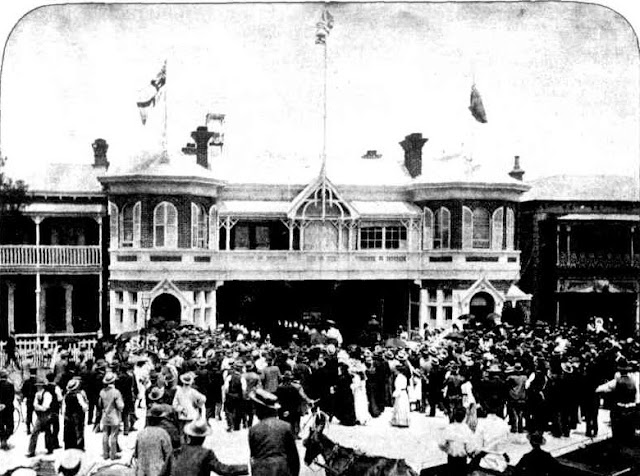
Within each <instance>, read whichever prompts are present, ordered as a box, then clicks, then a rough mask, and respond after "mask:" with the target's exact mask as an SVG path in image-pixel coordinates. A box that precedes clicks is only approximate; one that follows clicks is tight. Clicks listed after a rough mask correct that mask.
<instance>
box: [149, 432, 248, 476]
mask: <svg viewBox="0 0 640 476" xmlns="http://www.w3.org/2000/svg"><path fill="white" fill-rule="evenodd" d="M184 434H185V435H186V438H187V440H188V441H187V444H185V445H183V446H182V447H181V448H180V450H179V451H178V452H176V454H175V455H174V456H172V457H169V458H168V459H167V461H166V463H165V465H164V467H163V468H162V471H161V472H160V476H202V475H205V474H207V475H208V474H209V473H210V472H212V471H213V472H214V473H216V474H221V475H223V476H236V475H243V474H249V471H248V470H249V468H248V466H247V465H246V464H224V463H222V462H220V460H218V458H217V457H216V454H215V453H214V452H213V450H210V449H208V448H203V447H202V444H203V443H204V440H205V438H206V437H207V436H209V435H210V434H211V427H210V426H209V425H208V424H207V422H206V421H205V420H198V421H194V422H191V423H189V424H187V425H186V426H185V427H184ZM253 475H254V476H255V475H256V473H253Z"/></svg>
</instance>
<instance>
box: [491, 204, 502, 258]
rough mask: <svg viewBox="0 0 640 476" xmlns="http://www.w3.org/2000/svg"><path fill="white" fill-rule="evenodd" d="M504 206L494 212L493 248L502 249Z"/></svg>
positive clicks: (492, 220) (492, 227) (492, 225)
mask: <svg viewBox="0 0 640 476" xmlns="http://www.w3.org/2000/svg"><path fill="white" fill-rule="evenodd" d="M503 220H504V208H503V207H500V208H498V209H496V211H494V212H493V216H492V217H491V249H493V250H501V249H502V238H503V236H504V224H503Z"/></svg>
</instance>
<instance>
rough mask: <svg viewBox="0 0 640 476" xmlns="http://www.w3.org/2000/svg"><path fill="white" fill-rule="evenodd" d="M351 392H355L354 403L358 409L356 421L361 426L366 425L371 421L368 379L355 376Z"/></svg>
mask: <svg viewBox="0 0 640 476" xmlns="http://www.w3.org/2000/svg"><path fill="white" fill-rule="evenodd" d="M351 390H352V391H353V402H354V405H355V407H356V421H357V422H358V423H359V424H361V425H366V424H367V423H369V421H370V420H371V414H370V413H369V400H367V387H366V379H363V378H362V377H361V376H360V375H359V374H357V373H356V374H354V376H353V383H352V384H351Z"/></svg>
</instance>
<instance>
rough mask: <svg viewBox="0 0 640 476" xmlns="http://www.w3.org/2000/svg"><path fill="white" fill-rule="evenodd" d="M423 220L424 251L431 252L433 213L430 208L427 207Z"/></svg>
mask: <svg viewBox="0 0 640 476" xmlns="http://www.w3.org/2000/svg"><path fill="white" fill-rule="evenodd" d="M423 220H424V223H423V225H424V228H423V230H424V231H423V236H422V249H423V250H430V249H432V248H433V212H432V211H431V210H430V209H429V208H426V207H425V209H424V217H423Z"/></svg>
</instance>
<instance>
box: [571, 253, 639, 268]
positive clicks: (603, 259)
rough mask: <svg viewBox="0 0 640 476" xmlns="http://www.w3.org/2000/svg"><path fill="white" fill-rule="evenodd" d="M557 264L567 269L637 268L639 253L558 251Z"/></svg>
mask: <svg viewBox="0 0 640 476" xmlns="http://www.w3.org/2000/svg"><path fill="white" fill-rule="evenodd" d="M558 266H559V267H560V268H569V269H576V268H585V269H595V268H603V269H613V268H638V267H640V255H637V254H636V255H631V254H628V253H626V254H622V253H586V252H585V253H560V258H559V260H558Z"/></svg>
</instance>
